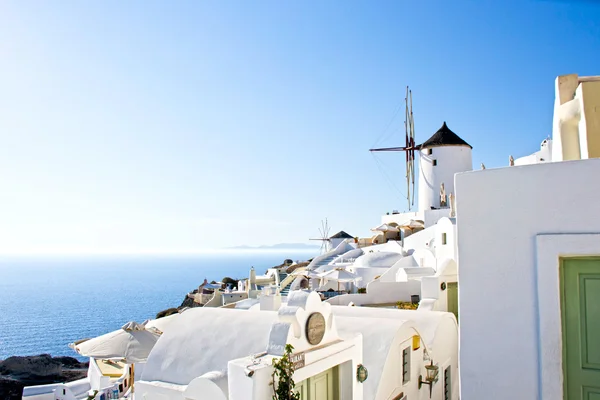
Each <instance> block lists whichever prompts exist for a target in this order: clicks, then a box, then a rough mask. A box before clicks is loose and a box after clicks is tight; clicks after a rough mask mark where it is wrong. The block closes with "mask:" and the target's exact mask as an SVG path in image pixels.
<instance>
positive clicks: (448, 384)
mask: <svg viewBox="0 0 600 400" xmlns="http://www.w3.org/2000/svg"><path fill="white" fill-rule="evenodd" d="M451 399H452V379H451V377H450V365H448V366H447V367H446V369H445V370H444V400H451Z"/></svg>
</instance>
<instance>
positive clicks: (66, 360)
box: [0, 354, 88, 400]
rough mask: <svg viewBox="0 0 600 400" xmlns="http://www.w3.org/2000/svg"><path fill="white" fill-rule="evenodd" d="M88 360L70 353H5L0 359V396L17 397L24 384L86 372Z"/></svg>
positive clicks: (78, 376)
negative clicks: (4, 358) (65, 355)
mask: <svg viewBox="0 0 600 400" xmlns="http://www.w3.org/2000/svg"><path fill="white" fill-rule="evenodd" d="M87 368H88V363H81V362H79V361H78V360H77V359H75V358H72V357H51V356H50V355H49V354H40V355H39V356H25V357H9V358H7V359H6V360H4V361H2V360H0V399H2V400H13V399H14V400H20V399H21V397H22V395H23V387H24V386H32V385H44V384H47V383H57V382H70V381H74V380H77V379H81V378H84V377H85V376H87Z"/></svg>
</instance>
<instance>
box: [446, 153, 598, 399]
mask: <svg viewBox="0 0 600 400" xmlns="http://www.w3.org/2000/svg"><path fill="white" fill-rule="evenodd" d="M599 171H600V159H591V160H581V161H569V162H559V163H547V164H536V165H528V166H522V167H507V168H502V169H489V170H482V171H475V172H469V173H463V174H458V175H457V176H456V189H457V228H458V229H457V231H458V243H459V249H458V270H459V320H460V325H459V329H460V348H461V354H460V363H461V388H462V390H461V399H462V400H478V399H491V400H493V399H506V398H519V399H538V398H540V397H539V395H540V387H539V384H538V382H539V381H540V379H541V374H540V370H541V364H542V363H541V361H540V352H539V343H540V333H539V332H538V328H537V327H538V324H539V321H540V309H539V308H538V304H539V303H538V301H537V289H536V286H537V281H536V280H537V278H536V277H537V275H538V273H536V258H537V257H538V256H536V252H535V246H536V236H537V235H538V234H548V233H593V232H600V212H597V210H596V203H597V201H596V199H598V198H599V197H600V185H597V184H595V183H594V182H597V179H598V178H597V177H598V172H599ZM508 222H509V223H508ZM546 361H547V362H549V361H548V360H546ZM554 361H556V362H559V360H554Z"/></svg>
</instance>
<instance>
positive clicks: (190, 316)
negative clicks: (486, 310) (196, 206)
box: [136, 291, 459, 400]
mask: <svg viewBox="0 0 600 400" xmlns="http://www.w3.org/2000/svg"><path fill="white" fill-rule="evenodd" d="M274 295H276V294H274ZM367 320H368V321H369V322H368V323H365V321H367ZM286 344H291V345H293V346H294V355H293V359H294V362H295V365H296V369H295V372H294V375H293V378H294V380H295V382H296V390H297V391H298V392H299V393H300V394H301V398H302V399H303V400H332V399H335V400H363V399H364V400H375V399H377V400H379V399H381V400H387V399H398V400H399V399H423V400H425V399H429V398H430V390H431V393H433V395H434V396H435V398H446V399H451V398H453V399H456V398H458V389H459V388H458V374H457V370H456V367H457V349H458V342H457V327H456V320H455V318H454V316H453V315H452V314H450V313H436V312H419V311H402V310H392V309H367V308H360V307H333V306H331V305H330V304H328V303H324V302H321V300H320V298H319V296H318V295H317V294H316V293H314V292H311V293H308V292H303V291H294V292H291V293H290V295H289V296H288V302H287V304H284V305H283V306H281V307H280V308H279V310H277V311H269V310H259V311H244V310H235V309H222V308H221V309H215V308H193V309H189V310H186V311H185V312H183V313H182V314H181V315H180V316H179V318H178V319H177V320H176V321H174V324H173V325H172V326H171V329H169V331H168V332H165V333H164V334H163V336H162V337H161V338H160V340H159V341H158V342H157V344H156V346H155V347H154V349H153V350H152V353H151V354H150V356H149V358H148V362H147V364H146V367H145V369H144V372H143V375H142V378H141V380H140V381H138V382H136V397H137V396H141V398H143V399H147V400H164V399H174V400H175V399H180V400H184V399H185V400H198V399H206V400H209V399H210V400H224V399H229V400H271V399H272V396H273V387H272V386H271V385H270V384H271V382H272V375H271V374H272V372H273V367H272V363H273V360H274V359H276V358H278V357H280V356H282V355H283V354H284V348H285V345H286ZM426 365H427V366H428V368H429V375H428V369H427V368H426ZM428 376H429V380H428V378H427V377H428ZM419 382H421V383H419Z"/></svg>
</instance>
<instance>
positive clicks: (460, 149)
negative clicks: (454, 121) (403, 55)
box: [370, 87, 485, 211]
mask: <svg viewBox="0 0 600 400" xmlns="http://www.w3.org/2000/svg"><path fill="white" fill-rule="evenodd" d="M405 100H406V120H405V122H404V126H405V131H406V143H405V146H404V147H387V148H380V149H371V150H370V151H371V152H378V151H403V152H405V154H406V186H407V193H406V197H407V198H408V208H409V210H410V209H411V207H412V206H413V205H414V199H415V190H414V189H415V150H416V151H418V153H419V211H427V210H431V209H439V208H447V207H449V205H448V203H447V202H443V201H441V196H440V187H441V186H442V184H443V185H444V192H445V193H446V194H453V193H454V175H455V174H457V173H459V172H465V171H471V170H472V169H473V161H472V155H471V150H472V147H471V145H470V144H468V143H467V142H465V141H464V140H463V139H461V138H460V137H459V136H458V135H457V134H456V133H454V132H452V131H451V130H450V128H448V126H447V125H446V122H444V124H443V125H442V127H441V128H440V129H438V130H437V132H435V133H434V134H433V136H431V137H430V138H429V139H427V140H426V141H424V142H423V143H421V144H415V124H414V119H413V112H412V92H411V91H410V90H409V89H408V87H407V88H406V99H405ZM482 168H485V167H484V166H483V164H482Z"/></svg>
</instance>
